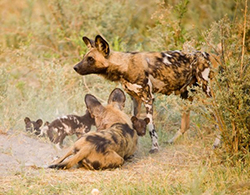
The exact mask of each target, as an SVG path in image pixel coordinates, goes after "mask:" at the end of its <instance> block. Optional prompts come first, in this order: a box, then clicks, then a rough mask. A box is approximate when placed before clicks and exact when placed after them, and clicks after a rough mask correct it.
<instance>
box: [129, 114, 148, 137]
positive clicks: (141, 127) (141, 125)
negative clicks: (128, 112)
mask: <svg viewBox="0 0 250 195" xmlns="http://www.w3.org/2000/svg"><path fill="white" fill-rule="evenodd" d="M131 121H132V124H133V128H134V129H135V130H136V132H137V135H139V136H144V135H145V134H146V130H147V124H148V123H149V118H145V119H138V118H137V117H136V116H132V118H131Z"/></svg>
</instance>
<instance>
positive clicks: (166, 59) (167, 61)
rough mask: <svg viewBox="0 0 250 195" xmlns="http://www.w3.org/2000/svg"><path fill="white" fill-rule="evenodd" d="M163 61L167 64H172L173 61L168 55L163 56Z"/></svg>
mask: <svg viewBox="0 0 250 195" xmlns="http://www.w3.org/2000/svg"><path fill="white" fill-rule="evenodd" d="M163 63H164V64H166V65H170V64H172V63H171V62H170V61H169V60H168V58H167V57H164V58H163Z"/></svg>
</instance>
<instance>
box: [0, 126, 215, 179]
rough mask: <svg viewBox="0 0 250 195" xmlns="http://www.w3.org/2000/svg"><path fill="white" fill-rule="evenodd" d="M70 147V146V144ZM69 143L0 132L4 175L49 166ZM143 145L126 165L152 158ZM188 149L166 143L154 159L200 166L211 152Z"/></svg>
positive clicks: (0, 151) (2, 173)
mask: <svg viewBox="0 0 250 195" xmlns="http://www.w3.org/2000/svg"><path fill="white" fill-rule="evenodd" d="M71 142H72V141H71ZM71 144H73V142H72V143H71ZM67 146H70V143H68V144H67ZM67 146H66V147H65V148H63V149H61V150H59V149H57V148H56V147H55V146H54V145H53V144H52V143H51V142H50V141H49V140H48V139H46V138H38V137H37V136H35V135H31V134H28V133H26V132H20V131H14V130H10V131H8V132H7V133H6V134H5V133H2V134H0V175H1V176H4V175H15V173H18V172H19V171H21V170H25V169H26V168H34V169H37V168H46V167H47V166H48V165H49V164H50V163H51V162H52V161H53V160H55V158H56V157H59V156H62V155H63V154H65V153H66V152H67V151H68V149H69V147H67ZM142 147H143V146H141V145H140V144H139V146H138V151H137V152H136V154H135V156H134V158H133V159H131V160H130V161H129V162H126V163H125V165H124V166H123V167H124V168H127V165H128V164H130V165H129V166H131V162H133V164H134V163H137V161H138V160H142V159H144V160H145V158H147V159H148V158H151V155H149V154H148V152H147V151H146V150H145V148H142ZM188 150H189V149H188V148H187V147H186V146H185V145H179V146H178V145H175V146H174V147H172V146H167V147H165V146H163V148H161V151H160V153H158V154H156V155H154V158H156V160H157V159H158V157H159V158H160V159H158V160H160V161H164V163H168V164H169V165H171V164H174V165H178V166H180V167H181V166H188V165H192V166H196V165H197V163H200V162H199V161H197V158H198V159H199V158H203V157H204V156H206V155H207V154H208V153H210V152H211V151H207V148H206V151H205V150H204V149H203V150H201V148H200V147H198V148H195V147H192V150H194V151H192V152H191V151H188ZM195 150H197V151H199V153H198V154H199V155H198V156H196V157H195V158H190V155H191V156H192V155H194V154H195ZM157 156H158V157H157Z"/></svg>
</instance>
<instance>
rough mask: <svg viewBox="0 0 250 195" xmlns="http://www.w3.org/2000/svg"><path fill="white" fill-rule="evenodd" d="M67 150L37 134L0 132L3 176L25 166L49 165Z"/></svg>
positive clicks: (0, 159) (0, 156) (0, 155)
mask: <svg viewBox="0 0 250 195" xmlns="http://www.w3.org/2000/svg"><path fill="white" fill-rule="evenodd" d="M65 150H66V149H62V150H59V149H57V148H56V147H55V146H54V145H53V144H52V143H49V142H48V141H46V140H45V139H43V138H37V137H36V136H35V135H27V134H26V133H25V132H15V131H14V130H10V131H8V132H7V133H6V134H0V173H1V175H2V176H3V175H10V174H15V173H16V172H18V171H20V170H21V169H24V168H25V167H47V166H48V164H49V163H50V162H52V161H53V159H54V158H55V157H56V156H58V155H62V154H63V153H65Z"/></svg>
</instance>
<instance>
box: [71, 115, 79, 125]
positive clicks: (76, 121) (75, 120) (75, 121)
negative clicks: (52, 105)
mask: <svg viewBox="0 0 250 195" xmlns="http://www.w3.org/2000/svg"><path fill="white" fill-rule="evenodd" d="M73 121H74V123H75V124H77V125H78V124H79V123H80V122H79V120H77V118H76V117H74V118H73Z"/></svg>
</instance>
